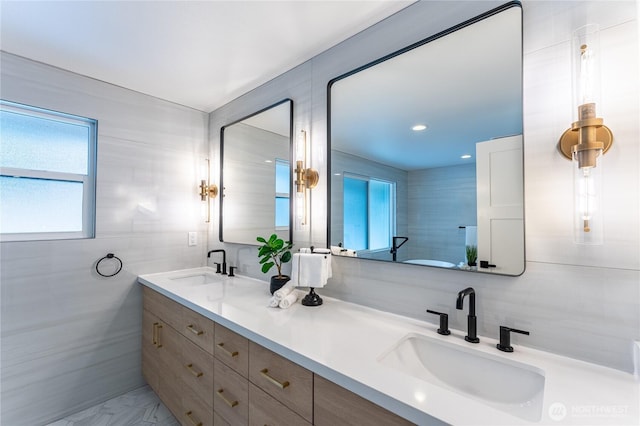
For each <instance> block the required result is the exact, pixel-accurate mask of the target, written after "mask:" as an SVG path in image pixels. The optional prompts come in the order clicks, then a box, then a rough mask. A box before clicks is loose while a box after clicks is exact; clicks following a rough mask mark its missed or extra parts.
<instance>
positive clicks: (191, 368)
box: [185, 364, 204, 377]
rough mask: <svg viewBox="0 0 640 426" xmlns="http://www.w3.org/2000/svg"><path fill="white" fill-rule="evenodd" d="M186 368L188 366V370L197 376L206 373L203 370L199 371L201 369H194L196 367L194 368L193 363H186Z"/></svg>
mask: <svg viewBox="0 0 640 426" xmlns="http://www.w3.org/2000/svg"><path fill="white" fill-rule="evenodd" d="M185 368H186V369H187V370H189V372H190V373H191V374H193V375H194V376H196V377H201V376H202V374H204V373H202V372H199V371H196V370H194V369H193V364H187V365H185Z"/></svg>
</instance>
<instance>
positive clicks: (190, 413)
mask: <svg viewBox="0 0 640 426" xmlns="http://www.w3.org/2000/svg"><path fill="white" fill-rule="evenodd" d="M142 330H143V332H142V374H143V376H144V378H145V379H146V381H147V383H149V385H150V386H151V388H152V389H153V390H154V391H155V392H156V393H157V394H158V396H159V397H160V399H161V400H162V401H163V402H164V403H165V405H166V406H167V408H169V410H170V411H171V412H172V413H173V414H174V416H175V417H176V419H178V421H179V422H180V423H181V424H182V425H183V426H196V425H201V426H243V425H251V426H265V425H268V426H311V425H312V424H315V425H320V426H323V425H330V426H334V425H367V426H371V425H385V426H387V425H410V424H412V423H410V422H408V421H406V420H404V419H402V418H401V417H398V416H397V415H395V414H393V413H391V412H389V411H387V410H385V409H383V408H382V407H379V406H377V405H375V404H373V403H372V402H370V401H367V400H365V399H363V398H361V397H359V396H357V395H356V394H354V393H352V392H350V391H348V390H346V389H344V388H342V387H340V386H338V385H336V384H334V383H332V382H330V381H328V380H326V379H324V378H322V377H320V376H318V375H316V374H313V372H311V371H309V370H307V369H305V368H303V367H301V366H300V365H298V364H296V363H294V362H292V361H290V360H288V359H286V358H284V357H282V356H280V355H278V354H276V353H274V352H272V351H270V350H269V349H266V348H265V347H263V346H261V345H259V344H257V343H255V342H252V341H249V340H248V339H247V338H245V337H243V336H241V335H239V334H237V333H235V332H233V331H231V330H229V329H228V328H226V327H223V326H221V325H220V324H215V323H214V322H213V321H211V320H210V319H208V318H206V317H204V316H202V315H200V314H198V313H197V312H194V311H192V310H190V309H188V308H186V307H184V306H183V305H181V304H179V303H177V302H174V301H173V300H171V299H169V298H167V297H165V296H163V295H161V294H160V293H158V292H156V291H154V290H151V289H150V288H148V287H143V317H142Z"/></svg>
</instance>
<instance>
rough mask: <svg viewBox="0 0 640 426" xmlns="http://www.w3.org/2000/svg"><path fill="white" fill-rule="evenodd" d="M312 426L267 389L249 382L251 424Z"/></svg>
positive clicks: (253, 425)
mask: <svg viewBox="0 0 640 426" xmlns="http://www.w3.org/2000/svg"><path fill="white" fill-rule="evenodd" d="M264 425H267V426H311V423H309V422H308V421H306V420H305V419H303V418H302V417H300V416H299V415H298V414H296V413H294V412H293V411H292V410H290V409H289V408H287V407H285V406H284V405H283V404H282V403H280V402H278V401H277V400H276V399H275V398H274V397H272V396H270V395H269V394H267V393H266V392H265V391H263V390H262V389H260V388H259V387H257V386H256V385H254V384H253V383H249V426H264Z"/></svg>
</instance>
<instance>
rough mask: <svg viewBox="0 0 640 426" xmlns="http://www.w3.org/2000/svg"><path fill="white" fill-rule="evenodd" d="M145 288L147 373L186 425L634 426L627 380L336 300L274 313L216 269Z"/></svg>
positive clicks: (150, 279) (632, 387)
mask: <svg viewBox="0 0 640 426" xmlns="http://www.w3.org/2000/svg"><path fill="white" fill-rule="evenodd" d="M138 280H139V282H140V283H141V284H142V285H143V286H144V287H143V294H144V310H143V312H144V315H143V350H142V352H143V361H142V369H143V374H144V376H145V379H146V380H147V381H148V383H149V384H150V386H151V387H152V388H153V389H154V390H155V391H156V393H158V395H159V396H160V398H161V399H162V400H163V402H164V403H165V404H166V405H167V406H168V407H169V409H170V410H171V411H172V412H173V413H174V414H175V416H176V417H177V418H178V419H179V421H180V422H181V423H182V424H195V425H197V424H202V425H211V424H215V425H218V424H220V425H227V424H231V425H241V424H250V425H253V424H256V425H264V424H269V425H275V424H284V425H310V424H316V425H335V424H370V425H375V424H384V425H394V424H398V425H401V424H411V423H415V424H420V425H424V424H430V425H431V424H441V423H449V424H492V425H501V424H502V425H514V424H549V423H552V424H571V423H574V424H576V423H579V420H580V419H581V418H580V415H583V416H587V415H590V417H588V420H589V422H590V423H601V424H612V423H615V424H637V420H638V399H639V397H640V392H639V386H638V381H637V380H636V378H634V376H633V375H631V374H628V373H624V372H621V371H617V370H613V369H609V368H605V367H601V366H597V365H593V364H588V363H585V362H581V361H577V360H573V359H569V358H565V357H561V356H557V355H553V354H549V353H545V352H542V351H537V350H534V349H530V348H527V347H523V346H520V345H518V344H517V342H514V346H515V352H513V353H504V352H501V351H498V350H497V349H496V340H495V339H490V338H486V337H483V336H480V343H478V344H470V343H468V342H466V341H465V340H464V332H463V331H459V330H452V333H451V335H449V336H441V335H438V334H437V333H436V328H437V327H436V326H434V325H433V324H431V323H427V322H422V321H417V320H414V319H410V318H406V317H402V316H398V315H393V314H389V313H385V312H381V311H377V310H374V309H370V308H366V307H363V306H359V305H355V304H351V303H347V302H343V301H340V300H336V299H331V298H328V297H327V298H325V303H324V304H323V305H322V306H320V307H305V306H302V305H300V304H299V303H298V304H295V305H293V306H292V307H291V308H289V309H284V310H283V309H274V308H268V307H267V302H268V299H269V291H268V283H266V282H263V281H259V280H255V279H250V278H246V277H242V276H236V277H228V276H222V275H220V274H216V273H215V272H214V270H213V269H211V268H195V269H189V270H182V271H172V272H166V273H159V274H148V275H143V276H140V277H139V278H138ZM454 304H455V300H452V307H453V306H454ZM426 315H428V314H426V313H425V318H426ZM531 331H532V332H535V329H532V330H531ZM594 410H595V411H594ZM603 410H606V413H604V412H603ZM596 411H597V412H596ZM612 418H613V420H612ZM582 421H583V422H584V421H585V418H584V417H583V418H582Z"/></svg>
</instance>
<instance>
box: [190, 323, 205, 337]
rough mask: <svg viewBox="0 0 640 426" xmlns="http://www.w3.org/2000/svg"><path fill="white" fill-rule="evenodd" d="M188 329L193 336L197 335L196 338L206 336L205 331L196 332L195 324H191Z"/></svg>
mask: <svg viewBox="0 0 640 426" xmlns="http://www.w3.org/2000/svg"><path fill="white" fill-rule="evenodd" d="M187 329H188V330H189V331H190V332H192V333H193V334H195V335H196V336H202V335H203V334H204V331H202V330H196V328H195V327H194V326H193V324H189V325H188V326H187Z"/></svg>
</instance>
